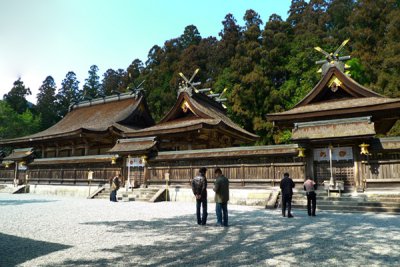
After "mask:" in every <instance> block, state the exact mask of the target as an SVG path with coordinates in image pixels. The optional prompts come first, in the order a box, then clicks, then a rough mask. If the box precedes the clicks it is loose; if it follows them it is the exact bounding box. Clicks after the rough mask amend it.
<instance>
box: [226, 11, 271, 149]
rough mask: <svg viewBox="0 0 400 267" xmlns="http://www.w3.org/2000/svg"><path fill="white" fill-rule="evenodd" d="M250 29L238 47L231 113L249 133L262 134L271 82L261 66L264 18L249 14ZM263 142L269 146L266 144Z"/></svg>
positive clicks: (253, 13)
mask: <svg viewBox="0 0 400 267" xmlns="http://www.w3.org/2000/svg"><path fill="white" fill-rule="evenodd" d="M243 19H244V20H245V22H246V27H245V30H244V32H243V38H242V39H241V40H240V41H239V43H238V45H237V46H236V54H235V57H234V58H233V59H232V64H231V70H232V72H233V73H232V75H231V78H233V81H232V83H233V84H234V85H233V88H232V90H231V92H229V93H228V99H229V103H230V106H231V109H230V110H228V111H230V113H231V114H232V117H233V118H234V120H235V121H236V122H238V123H239V124H240V125H242V126H244V128H245V129H247V130H249V131H255V132H256V133H260V134H262V133H263V132H264V131H265V130H266V127H267V126H266V124H265V115H266V114H267V112H266V111H267V110H266V106H265V105H264V104H265V103H264V101H265V100H266V98H267V97H268V94H269V92H268V90H267V89H268V88H267V80H266V79H265V77H264V73H263V68H262V66H261V64H260V61H261V59H262V58H263V57H264V51H263V47H262V34H261V30H260V25H261V24H262V21H261V19H260V16H259V15H258V14H257V13H256V12H255V11H254V10H251V9H250V10H247V11H246V13H245V15H244V18H243ZM261 142H263V143H265V142H267V141H266V140H262V141H261Z"/></svg>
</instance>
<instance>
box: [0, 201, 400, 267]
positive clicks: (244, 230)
mask: <svg viewBox="0 0 400 267" xmlns="http://www.w3.org/2000/svg"><path fill="white" fill-rule="evenodd" d="M214 207H215V205H214V204H209V208H208V209H209V217H208V218H209V220H208V222H209V225H207V226H198V225H197V224H196V223H195V216H194V208H195V205H194V204H193V203H177V202H162V203H154V204H151V203H144V202H119V203H110V202H108V201H107V200H101V199H99V200H86V199H77V198H59V197H45V196H39V195H10V194H0V266H1V267H3V266H142V265H146V266H399V265H400V218H399V216H395V215H384V214H373V213H368V214H342V213H330V212H321V213H319V214H317V217H312V218H310V217H308V216H306V213H305V211H300V210H297V211H296V210H295V211H294V215H295V218H293V219H287V218H282V217H281V216H280V215H279V211H278V210H272V211H271V210H264V209H262V208H258V207H256V208H254V207H244V206H233V205H230V206H229V207H228V208H229V210H230V214H229V216H230V217H229V220H230V221H229V222H230V227H228V228H221V227H216V226H213V224H215V222H216V217H215V213H214Z"/></svg>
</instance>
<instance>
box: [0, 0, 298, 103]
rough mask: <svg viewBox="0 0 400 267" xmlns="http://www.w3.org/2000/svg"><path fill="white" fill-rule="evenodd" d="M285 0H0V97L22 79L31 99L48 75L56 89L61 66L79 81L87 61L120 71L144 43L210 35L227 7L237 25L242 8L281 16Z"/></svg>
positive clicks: (214, 33)
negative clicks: (192, 30) (187, 33)
mask: <svg viewBox="0 0 400 267" xmlns="http://www.w3.org/2000/svg"><path fill="white" fill-rule="evenodd" d="M290 2H291V1H290V0H279V1H275V0H241V1H240V0H223V1H222V0H221V1H219V0H198V1H184V0H142V1H138V0H130V1H129V0H109V1H100V0H0V98H2V97H3V95H4V94H6V93H7V92H8V91H9V90H10V89H11V88H12V86H13V82H14V81H15V80H17V79H18V77H21V78H22V81H23V82H24V83H25V85H26V86H27V87H29V88H30V89H31V91H32V96H30V97H28V100H29V101H31V102H33V103H36V94H37V92H38V88H39V87H40V85H41V84H42V82H43V80H44V79H45V78H46V77H47V76H48V75H52V76H53V78H54V79H55V81H56V83H57V87H60V84H61V81H62V80H63V79H64V77H65V75H66V74H67V72H68V71H74V72H75V73H76V74H77V77H78V79H79V81H80V82H81V83H80V86H82V85H83V83H84V80H85V79H86V78H87V76H88V74H87V72H88V70H89V67H90V66H91V65H93V64H95V65H97V66H98V67H99V73H98V74H99V76H100V78H101V79H102V75H103V73H104V72H105V71H106V70H107V69H109V68H113V69H118V68H123V69H126V68H127V67H128V66H129V64H130V63H131V62H132V61H133V60H134V59H135V58H139V59H141V60H142V61H144V62H145V61H146V58H147V53H148V51H149V50H150V48H151V47H152V46H153V45H155V44H157V45H160V46H162V45H163V43H164V41H166V40H169V39H171V38H175V37H178V36H180V35H181V34H182V33H183V30H184V28H185V27H186V26H187V25H190V24H193V25H195V26H196V27H197V28H198V30H199V32H200V34H201V36H202V37H208V36H215V37H218V33H219V32H220V31H221V29H222V24H221V21H222V20H223V19H224V17H225V15H226V14H228V13H232V14H233V15H234V16H235V18H236V20H237V21H238V23H239V24H240V25H244V22H243V15H244V13H245V11H246V10H247V9H250V8H251V9H254V10H255V11H256V12H258V13H259V14H260V16H261V19H262V20H263V22H264V23H265V22H266V21H267V20H268V18H269V16H270V15H271V14H273V13H276V14H278V15H280V16H281V17H282V18H283V19H286V17H287V11H288V10H289V7H290Z"/></svg>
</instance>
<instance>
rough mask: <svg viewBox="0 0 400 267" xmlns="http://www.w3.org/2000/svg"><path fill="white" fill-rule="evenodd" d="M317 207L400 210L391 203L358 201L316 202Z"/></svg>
mask: <svg viewBox="0 0 400 267" xmlns="http://www.w3.org/2000/svg"><path fill="white" fill-rule="evenodd" d="M292 203H293V204H296V205H304V206H305V205H307V201H306V200H303V201H293V202H292ZM318 205H326V206H328V205H331V206H359V207H360V206H363V207H364V206H365V207H393V208H400V203H393V202H368V201H366V202H358V201H318V200H317V206H318Z"/></svg>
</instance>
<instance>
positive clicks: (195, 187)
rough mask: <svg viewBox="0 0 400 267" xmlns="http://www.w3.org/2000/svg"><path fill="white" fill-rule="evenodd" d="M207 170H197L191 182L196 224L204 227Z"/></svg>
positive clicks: (205, 219) (205, 220) (205, 218)
mask: <svg viewBox="0 0 400 267" xmlns="http://www.w3.org/2000/svg"><path fill="white" fill-rule="evenodd" d="M206 172H207V169H206V168H204V167H202V168H200V170H199V175H197V176H196V177H194V178H193V180H192V191H193V194H194V196H195V197H196V215H197V224H199V225H206V222H207V215H208V214H207V179H206ZM201 206H203V213H202V214H201V213H200V208H201Z"/></svg>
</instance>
